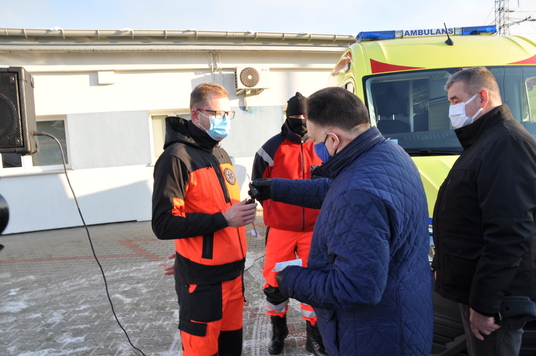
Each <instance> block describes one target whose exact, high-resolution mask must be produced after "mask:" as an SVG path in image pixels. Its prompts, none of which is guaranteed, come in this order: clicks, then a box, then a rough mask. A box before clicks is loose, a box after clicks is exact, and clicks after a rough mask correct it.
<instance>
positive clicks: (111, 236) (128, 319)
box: [0, 212, 309, 356]
mask: <svg viewBox="0 0 536 356" xmlns="http://www.w3.org/2000/svg"><path fill="white" fill-rule="evenodd" d="M260 214H262V213H261V212H259V215H258V216H257V219H256V221H255V225H256V227H257V229H258V230H259V231H260V232H261V235H262V236H263V237H262V238H255V237H253V236H251V234H250V233H249V232H250V230H251V225H249V226H248V227H247V230H248V243H249V252H248V255H247V263H246V272H245V276H244V278H245V286H246V299H247V302H248V303H247V305H246V308H245V311H244V348H243V355H245V356H249V355H268V352H267V345H268V342H269V340H270V337H271V326H270V323H269V319H268V317H267V316H266V314H265V312H264V294H263V293H262V285H263V283H264V281H263V277H262V264H263V261H264V231H265V227H264V225H263V224H262V216H261V215H260ZM89 232H90V235H91V239H92V242H93V246H94V248H95V252H96V255H97V257H98V259H99V262H100V264H101V266H102V270H103V271H104V274H105V276H106V280H107V285H108V288H109V294H110V297H111V300H112V302H113V307H114V310H115V312H116V315H117V317H118V319H119V321H120V322H121V324H122V326H123V328H124V329H125V330H126V332H127V333H128V337H129V338H130V340H131V341H132V343H133V344H134V346H135V347H137V348H138V349H140V350H141V351H142V352H143V354H145V355H147V356H149V355H152V356H172V355H173V356H176V355H180V354H181V352H180V334H179V332H178V330H177V322H178V305H177V301H176V294H175V290H174V283H173V278H172V277H170V276H164V275H163V265H164V264H165V263H170V262H169V261H168V260H167V256H168V255H169V254H170V253H172V252H173V250H174V246H173V241H160V240H158V239H156V237H155V236H154V234H153V233H152V231H151V227H150V222H126V223H117V224H107V225H96V226H90V227H89ZM0 244H2V245H4V246H5V248H4V249H3V250H2V251H0V285H1V290H0V296H1V302H0V354H1V355H17V356H61V355H92V356H97V355H99V356H110V355H118V356H134V355H142V353H140V352H138V351H136V350H135V349H134V348H132V346H131V345H130V344H129V342H128V339H127V336H126V335H125V333H124V332H123V330H122V329H121V328H120V327H119V325H118V324H117V322H116V321H115V318H114V316H113V313H112V308H111V306H110V303H109V301H108V298H107V294H106V290H105V283H104V280H103V276H102V274H101V269H100V267H99V265H98V264H97V262H96V261H95V259H94V257H93V254H92V251H91V247H90V243H89V240H88V237H87V234H86V230H85V229H84V228H83V227H79V228H70V229H62V230H51V231H41V232H32V233H24V234H13V235H5V236H0ZM300 315H301V313H300V310H299V304H298V303H297V302H296V301H294V300H292V301H291V303H290V305H289V313H288V322H289V329H290V334H289V336H288V338H287V339H286V341H285V350H284V351H283V353H281V355H309V353H308V352H307V351H306V350H305V346H304V345H305V334H306V332H305V322H304V321H303V320H302V319H301V317H300Z"/></svg>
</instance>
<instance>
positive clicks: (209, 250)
mask: <svg viewBox="0 0 536 356" xmlns="http://www.w3.org/2000/svg"><path fill="white" fill-rule="evenodd" d="M213 255H214V234H208V235H204V236H203V252H202V253H201V257H202V258H207V259H212V257H213Z"/></svg>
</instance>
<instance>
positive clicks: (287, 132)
mask: <svg viewBox="0 0 536 356" xmlns="http://www.w3.org/2000/svg"><path fill="white" fill-rule="evenodd" d="M281 135H283V137H285V138H286V139H288V140H290V141H292V142H294V143H304V142H305V139H304V138H303V137H302V136H300V135H298V134H297V133H295V132H294V131H292V129H291V128H290V126H289V124H288V121H287V120H285V122H284V123H283V126H281Z"/></svg>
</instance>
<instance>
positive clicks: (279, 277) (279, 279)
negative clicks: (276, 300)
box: [275, 267, 290, 299]
mask: <svg viewBox="0 0 536 356" xmlns="http://www.w3.org/2000/svg"><path fill="white" fill-rule="evenodd" d="M287 268H288V267H285V268H283V270H282V271H280V272H277V273H276V274H275V280H276V281H277V286H278V288H279V291H280V292H281V295H282V296H283V297H285V298H286V299H288V298H289V295H288V294H287V292H286V291H285V290H284V289H283V287H282V286H283V278H284V275H285V270H286V269H287ZM289 292H290V291H289Z"/></svg>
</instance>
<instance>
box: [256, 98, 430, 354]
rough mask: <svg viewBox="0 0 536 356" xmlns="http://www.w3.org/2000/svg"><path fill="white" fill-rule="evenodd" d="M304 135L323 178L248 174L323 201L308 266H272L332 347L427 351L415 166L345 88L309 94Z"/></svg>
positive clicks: (424, 226)
mask: <svg viewBox="0 0 536 356" xmlns="http://www.w3.org/2000/svg"><path fill="white" fill-rule="evenodd" d="M307 102H308V103H307V129H308V135H309V137H310V138H311V140H313V142H315V150H317V152H318V153H319V154H318V155H319V156H322V155H324V154H327V156H329V157H331V158H329V160H327V161H326V162H324V164H323V165H322V166H321V167H319V168H317V169H316V170H315V171H314V172H313V176H320V177H324V178H317V179H309V180H287V179H278V178H276V179H272V180H270V181H262V180H261V181H254V182H253V186H254V187H255V188H257V189H258V190H259V193H260V195H261V198H260V199H262V198H265V197H270V198H271V199H272V200H276V201H284V202H286V203H291V204H296V205H302V206H308V207H313V208H320V207H321V211H320V214H319V215H318V219H317V222H316V225H315V228H314V233H313V240H312V243H311V253H310V255H309V265H308V267H307V268H304V267H297V266H291V267H287V268H285V269H284V270H283V271H281V272H279V273H278V274H277V280H278V283H279V288H280V289H281V291H282V292H283V293H285V294H287V295H288V296H289V297H292V298H295V299H297V300H299V301H301V302H305V303H307V304H310V305H312V306H313V307H314V309H315V312H316V314H317V318H318V326H319V329H320V333H321V334H322V340H323V341H324V346H325V347H326V349H327V352H328V355H330V356H338V355H370V356H380V355H384V356H393V355H406V356H410V355H411V356H416V355H423V356H424V355H426V356H427V355H428V354H429V353H430V351H431V348H432V330H433V310H432V272H431V270H430V266H429V262H428V249H429V234H428V222H427V220H428V219H427V216H428V213H427V204H426V197H425V194H424V188H423V184H422V182H421V179H420V176H419V172H418V171H417V168H416V166H415V164H414V163H413V161H412V160H411V158H410V157H409V156H408V155H407V153H406V152H404V150H403V149H402V148H401V147H400V146H398V145H397V144H395V143H394V142H391V141H387V140H385V138H384V137H383V136H382V135H381V133H380V132H379V131H378V129H377V128H375V127H370V124H369V119H368V113H367V109H366V107H365V105H364V104H363V102H362V101H361V100H360V99H359V98H358V97H357V96H355V95H354V94H352V93H350V92H349V91H347V90H345V89H342V88H325V89H322V90H320V91H317V92H316V93H314V94H312V95H311V96H310V97H308V99H307Z"/></svg>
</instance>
